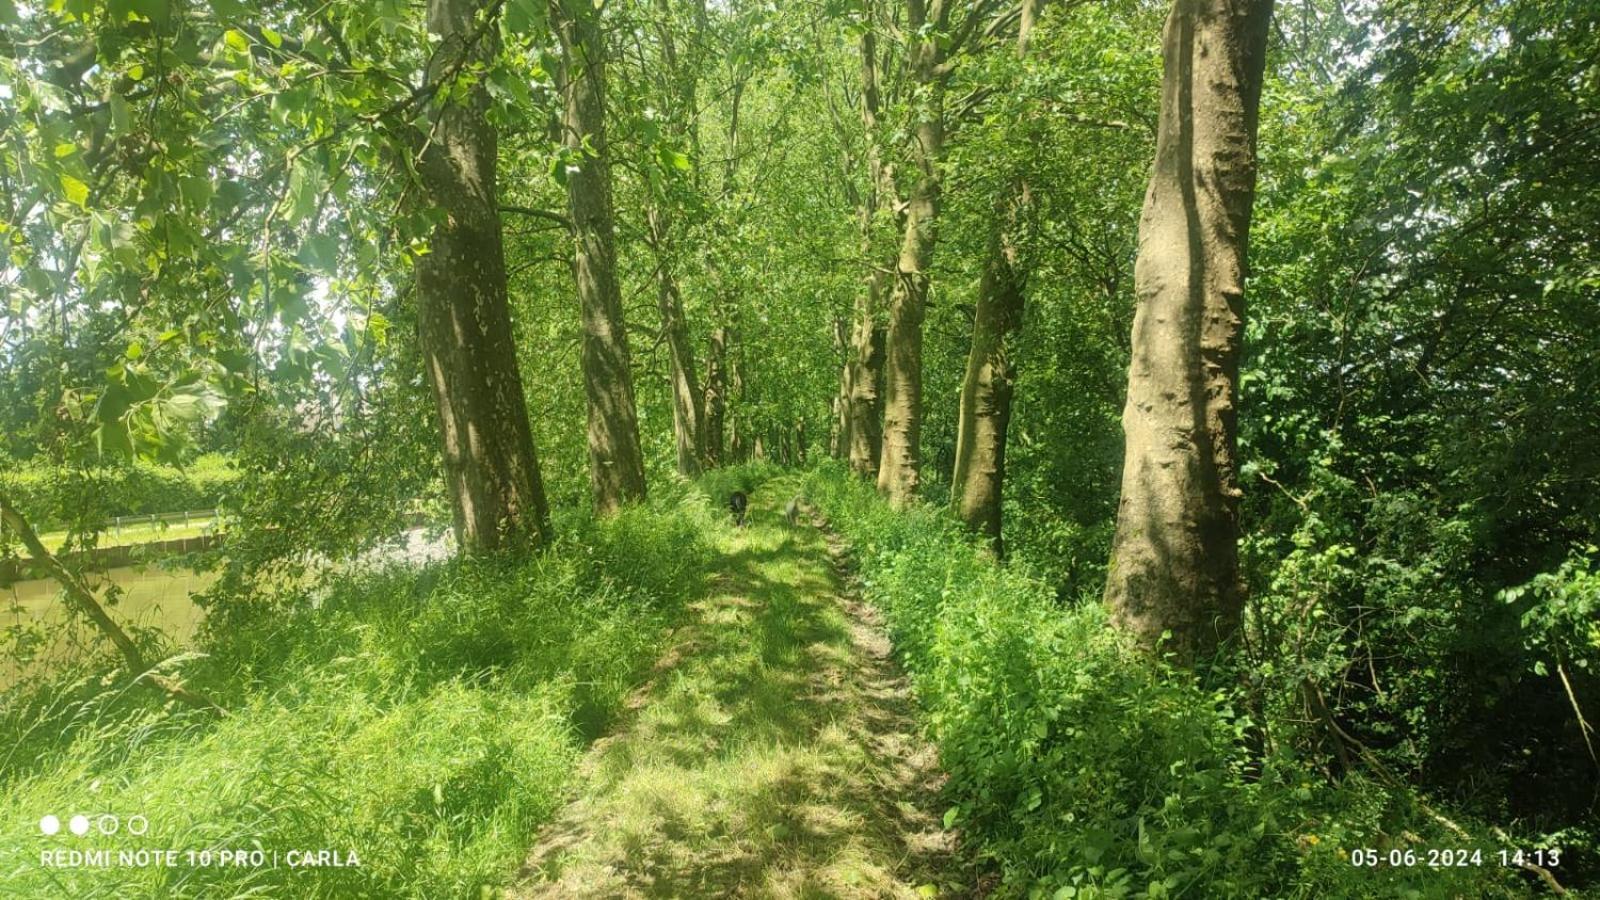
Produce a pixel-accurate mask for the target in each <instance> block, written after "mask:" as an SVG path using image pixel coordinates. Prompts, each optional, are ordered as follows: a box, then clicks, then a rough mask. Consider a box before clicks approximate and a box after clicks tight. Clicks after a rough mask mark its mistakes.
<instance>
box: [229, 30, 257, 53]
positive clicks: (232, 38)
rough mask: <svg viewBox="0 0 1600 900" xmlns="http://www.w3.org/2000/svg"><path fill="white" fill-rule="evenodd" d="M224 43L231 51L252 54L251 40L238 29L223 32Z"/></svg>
mask: <svg viewBox="0 0 1600 900" xmlns="http://www.w3.org/2000/svg"><path fill="white" fill-rule="evenodd" d="M222 42H223V43H224V44H227V45H228V47H229V48H230V49H233V50H237V51H239V52H240V53H249V52H250V39H249V38H247V37H245V36H244V32H242V31H240V30H239V29H237V28H229V29H228V30H227V31H225V32H223V33H222Z"/></svg>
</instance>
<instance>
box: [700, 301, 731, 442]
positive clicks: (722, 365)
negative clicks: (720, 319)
mask: <svg viewBox="0 0 1600 900" xmlns="http://www.w3.org/2000/svg"><path fill="white" fill-rule="evenodd" d="M727 356H728V329H727V326H725V325H718V326H717V327H715V328H713V329H711V340H710V341H709V343H708V346H707V348H706V403H705V410H706V432H705V434H706V464H707V465H711V466H720V465H722V464H723V463H724V462H726V458H725V456H724V451H723V440H722V434H723V423H724V419H725V416H726V413H727V410H728V364H727Z"/></svg>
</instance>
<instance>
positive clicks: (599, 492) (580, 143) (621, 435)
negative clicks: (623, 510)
mask: <svg viewBox="0 0 1600 900" xmlns="http://www.w3.org/2000/svg"><path fill="white" fill-rule="evenodd" d="M598 15H599V12H598V10H597V9H596V8H595V5H594V4H593V3H590V2H588V0H551V3H550V21H551V24H552V26H553V27H554V30H555V32H556V36H557V37H558V38H559V39H560V42H561V82H562V89H563V91H564V93H565V95H566V113H565V120H564V122H563V127H562V135H563V143H564V146H565V147H566V149H567V151H568V152H569V159H568V160H567V166H568V170H567V204H568V206H569V208H570V209H571V214H572V230H573V243H574V246H573V254H572V275H573V279H574V280H575V281H576V282H577V286H578V302H579V305H580V306H581V307H582V311H583V354H582V355H583V381H584V389H585V391H586V393H587V395H588V400H589V481H590V484H591V486H592V487H593V489H594V504H595V510H596V511H597V512H599V513H600V514H602V515H605V514H608V513H611V512H614V511H616V510H617V509H618V508H620V507H621V506H622V505H623V504H624V503H628V502H630V501H633V500H638V499H641V498H642V497H644V493H645V482H644V456H643V454H642V453H641V452H640V450H639V420H638V412H637V410H636V409H635V407H634V399H633V373H632V370H631V368H630V365H629V360H628V335H627V329H626V327H625V326H624V324H623V320H622V293H621V290H620V289H619V288H618V285H617V253H616V239H615V234H614V231H615V226H614V224H613V215H612V206H611V165H610V157H609V155H608V154H609V151H608V149H607V146H606V125H605V44H604V42H603V41H602V39H601V36H600V29H599V23H598V22H597V21H596V20H597V17H598Z"/></svg>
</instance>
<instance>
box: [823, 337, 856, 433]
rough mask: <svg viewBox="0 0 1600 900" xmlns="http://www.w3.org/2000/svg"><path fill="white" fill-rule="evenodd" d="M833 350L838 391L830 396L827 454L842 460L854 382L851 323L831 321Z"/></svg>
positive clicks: (854, 361) (854, 364)
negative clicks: (836, 363) (837, 367)
mask: <svg viewBox="0 0 1600 900" xmlns="http://www.w3.org/2000/svg"><path fill="white" fill-rule="evenodd" d="M833 349H834V350H835V351H837V352H838V354H839V358H840V365H839V392H838V393H837V394H835V395H834V397H833V409H832V412H833V416H832V421H831V422H830V423H829V425H828V455H829V456H831V457H833V458H834V459H844V458H846V457H847V456H849V454H850V393H851V390H852V387H851V386H852V385H853V384H854V383H855V372H856V360H855V353H854V350H855V346H854V345H853V344H852V343H851V342H850V322H849V320H848V319H845V318H844V317H842V316H841V317H839V318H836V319H834V320H833Z"/></svg>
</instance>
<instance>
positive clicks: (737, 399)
mask: <svg viewBox="0 0 1600 900" xmlns="http://www.w3.org/2000/svg"><path fill="white" fill-rule="evenodd" d="M732 312H733V316H734V320H733V321H732V322H731V323H730V324H729V325H728V328H727V332H726V334H725V335H724V336H723V340H724V345H723V350H724V352H725V353H726V354H727V355H726V357H725V363H726V365H727V368H728V399H729V400H730V401H732V402H730V403H729V404H728V405H727V408H726V412H725V413H724V415H725V416H726V418H727V421H728V453H729V455H730V456H731V457H732V458H733V461H734V462H744V461H745V460H747V459H749V458H750V454H751V452H752V448H751V440H752V434H751V433H752V432H753V431H754V429H753V428H752V427H751V425H750V423H748V422H746V421H745V416H743V415H741V414H740V413H741V407H743V408H745V409H748V407H747V406H746V405H745V399H746V397H745V382H744V347H743V346H742V345H741V343H740V341H739V325H738V310H737V309H735V310H733V311H732ZM754 444H755V449H754V452H755V453H756V455H757V456H758V457H759V456H761V437H760V435H755V436H754Z"/></svg>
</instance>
